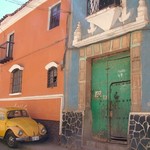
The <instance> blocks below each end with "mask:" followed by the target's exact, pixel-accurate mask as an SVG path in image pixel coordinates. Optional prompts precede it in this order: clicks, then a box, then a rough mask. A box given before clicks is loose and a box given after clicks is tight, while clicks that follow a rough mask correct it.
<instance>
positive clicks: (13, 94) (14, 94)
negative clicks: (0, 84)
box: [9, 93, 22, 96]
mask: <svg viewBox="0 0 150 150" xmlns="http://www.w3.org/2000/svg"><path fill="white" fill-rule="evenodd" d="M21 94H22V93H10V94H9V96H16V95H21Z"/></svg>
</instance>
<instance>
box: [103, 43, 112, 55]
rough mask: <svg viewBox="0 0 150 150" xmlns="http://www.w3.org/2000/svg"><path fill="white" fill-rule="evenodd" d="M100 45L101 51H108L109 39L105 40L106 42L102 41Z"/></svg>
mask: <svg viewBox="0 0 150 150" xmlns="http://www.w3.org/2000/svg"><path fill="white" fill-rule="evenodd" d="M101 46H102V53H103V54H104V53H107V52H109V51H110V48H111V41H106V42H103V43H102V44H101Z"/></svg>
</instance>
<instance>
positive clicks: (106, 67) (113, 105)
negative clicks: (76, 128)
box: [91, 52, 131, 141]
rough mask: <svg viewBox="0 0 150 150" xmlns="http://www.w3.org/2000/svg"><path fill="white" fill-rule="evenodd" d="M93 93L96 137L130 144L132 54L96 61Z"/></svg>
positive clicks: (93, 68) (92, 101)
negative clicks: (127, 140) (129, 117)
mask: <svg viewBox="0 0 150 150" xmlns="http://www.w3.org/2000/svg"><path fill="white" fill-rule="evenodd" d="M91 89H92V91H91V92H92V99H91V109H92V132H93V137H95V138H98V139H102V140H121V141H122V140H123V141H124V140H126V139H127V129H128V116H129V112H130V104H131V98H130V57H129V54H128V53H127V52H126V53H123V54H118V55H115V56H112V57H106V58H101V59H94V60H93V62H92V88H91Z"/></svg>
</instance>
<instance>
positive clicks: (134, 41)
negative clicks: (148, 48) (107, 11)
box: [132, 31, 142, 45]
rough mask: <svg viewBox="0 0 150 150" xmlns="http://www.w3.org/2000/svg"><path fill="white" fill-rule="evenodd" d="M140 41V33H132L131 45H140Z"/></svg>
mask: <svg viewBox="0 0 150 150" xmlns="http://www.w3.org/2000/svg"><path fill="white" fill-rule="evenodd" d="M141 41H142V33H141V31H135V32H133V33H132V45H135V44H140V43H141Z"/></svg>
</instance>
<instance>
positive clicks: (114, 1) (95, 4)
mask: <svg viewBox="0 0 150 150" xmlns="http://www.w3.org/2000/svg"><path fill="white" fill-rule="evenodd" d="M87 2H88V4H87V6H88V8H87V14H88V15H92V14H94V13H96V12H98V11H100V10H102V9H104V8H106V7H111V6H119V5H120V4H121V0H87Z"/></svg>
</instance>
